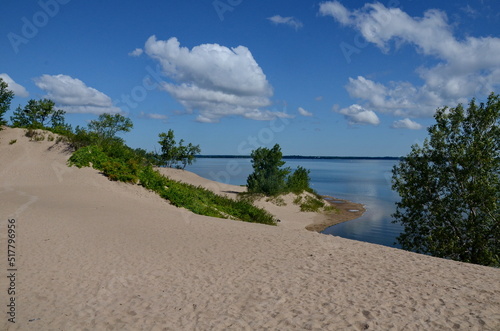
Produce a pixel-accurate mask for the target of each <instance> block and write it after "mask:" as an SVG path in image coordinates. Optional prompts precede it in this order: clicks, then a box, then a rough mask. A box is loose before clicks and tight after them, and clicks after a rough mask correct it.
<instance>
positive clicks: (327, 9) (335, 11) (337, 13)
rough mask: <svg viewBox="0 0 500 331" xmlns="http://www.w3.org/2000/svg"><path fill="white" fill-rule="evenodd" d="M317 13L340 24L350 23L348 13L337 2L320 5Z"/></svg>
mask: <svg viewBox="0 0 500 331" xmlns="http://www.w3.org/2000/svg"><path fill="white" fill-rule="evenodd" d="M319 13H320V14H321V15H323V16H332V17H334V18H335V19H336V20H337V21H339V22H340V23H342V24H348V23H349V21H350V17H349V16H350V14H349V11H348V10H347V9H346V8H345V7H344V6H343V5H342V4H341V3H340V2H338V1H330V2H323V3H321V4H320V5H319Z"/></svg>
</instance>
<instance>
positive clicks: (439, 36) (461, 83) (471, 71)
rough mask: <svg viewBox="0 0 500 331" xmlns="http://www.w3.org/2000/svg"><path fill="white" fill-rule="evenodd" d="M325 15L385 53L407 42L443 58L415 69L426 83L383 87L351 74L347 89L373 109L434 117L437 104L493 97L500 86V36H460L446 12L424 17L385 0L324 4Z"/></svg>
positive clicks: (406, 83)
mask: <svg viewBox="0 0 500 331" xmlns="http://www.w3.org/2000/svg"><path fill="white" fill-rule="evenodd" d="M320 14H322V15H327V16H331V17H333V18H334V19H335V20H337V21H338V22H339V23H340V24H342V25H346V26H351V27H353V28H354V29H356V30H358V31H359V32H360V34H361V35H362V36H363V37H364V38H365V39H366V40H367V41H368V42H370V43H373V44H375V45H376V46H377V47H379V48H380V49H381V50H382V52H388V51H389V50H390V48H391V45H392V43H391V42H393V43H394V44H395V45H396V47H398V46H399V45H402V44H408V45H412V46H414V47H415V49H416V51H418V52H419V53H421V54H423V55H425V56H428V57H431V58H434V59H436V60H437V61H438V63H437V65H435V66H433V67H424V66H421V67H419V68H416V73H417V74H418V76H419V78H420V79H422V80H423V82H424V84H423V85H422V86H414V85H413V84H411V83H409V82H391V83H389V84H387V85H384V84H380V83H376V82H373V81H370V80H368V79H366V78H364V77H358V78H357V79H352V78H351V79H350V80H349V83H348V85H347V90H348V91H349V93H350V94H351V96H353V97H355V98H358V99H360V100H363V101H365V102H366V104H365V105H364V106H365V107H366V108H368V109H373V110H376V111H382V112H387V113H393V114H394V115H399V116H430V115H432V114H433V113H434V111H435V109H436V108H438V107H442V106H444V105H449V106H454V105H456V104H457V103H459V102H466V101H467V99H469V98H471V97H474V96H476V97H479V96H485V95H488V94H489V93H490V92H492V91H495V90H496V89H498V86H499V85H500V57H499V56H497V54H500V38H495V37H470V36H469V37H466V38H464V39H462V40H458V39H457V38H456V37H454V35H453V29H452V26H451V25H450V24H449V23H448V18H447V15H446V13H445V12H443V11H440V10H436V9H431V10H428V11H426V12H425V13H424V16H423V17H411V16H409V15H408V14H407V13H405V12H403V11H402V10H401V9H399V8H387V7H385V6H384V5H382V4H381V3H373V4H366V5H365V6H363V7H362V8H361V9H358V10H353V11H350V10H348V9H347V8H345V7H344V6H343V5H342V4H340V2H338V1H332V2H325V3H323V4H321V6H320Z"/></svg>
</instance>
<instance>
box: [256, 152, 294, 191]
mask: <svg viewBox="0 0 500 331" xmlns="http://www.w3.org/2000/svg"><path fill="white" fill-rule="evenodd" d="M251 157H252V167H253V173H251V174H250V175H249V176H248V178H247V187H248V192H250V193H263V194H265V195H277V194H280V193H283V192H284V191H285V188H286V177H287V175H288V174H289V173H290V168H281V167H282V166H284V165H285V161H283V160H282V157H283V154H282V153H281V147H280V145H278V144H276V145H274V146H273V148H271V149H269V148H265V147H259V148H257V149H256V150H253V151H252V154H251Z"/></svg>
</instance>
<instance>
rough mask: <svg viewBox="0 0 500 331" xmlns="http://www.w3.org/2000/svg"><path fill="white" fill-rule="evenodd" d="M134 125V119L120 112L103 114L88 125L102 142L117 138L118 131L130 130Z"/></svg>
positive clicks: (99, 141)
mask: <svg viewBox="0 0 500 331" xmlns="http://www.w3.org/2000/svg"><path fill="white" fill-rule="evenodd" d="M133 127H134V125H133V123H132V120H131V119H130V118H127V117H125V116H123V115H120V114H114V115H111V114H101V115H99V118H98V119H97V120H93V121H90V123H89V125H88V128H89V131H90V132H92V133H94V134H95V135H96V136H97V139H98V143H101V144H102V143H106V142H109V141H111V140H113V139H114V138H116V134H117V133H118V132H129V131H130V130H131V129H132V128H133Z"/></svg>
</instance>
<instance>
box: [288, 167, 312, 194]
mask: <svg viewBox="0 0 500 331" xmlns="http://www.w3.org/2000/svg"><path fill="white" fill-rule="evenodd" d="M310 173H311V171H310V170H308V169H306V168H304V167H301V166H298V167H297V169H296V170H295V171H294V172H293V174H291V175H290V176H288V178H287V181H286V188H287V190H288V191H290V192H292V193H295V194H300V193H302V192H304V191H311V188H310V187H309V181H310V180H311V178H310V177H309V174H310Z"/></svg>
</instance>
